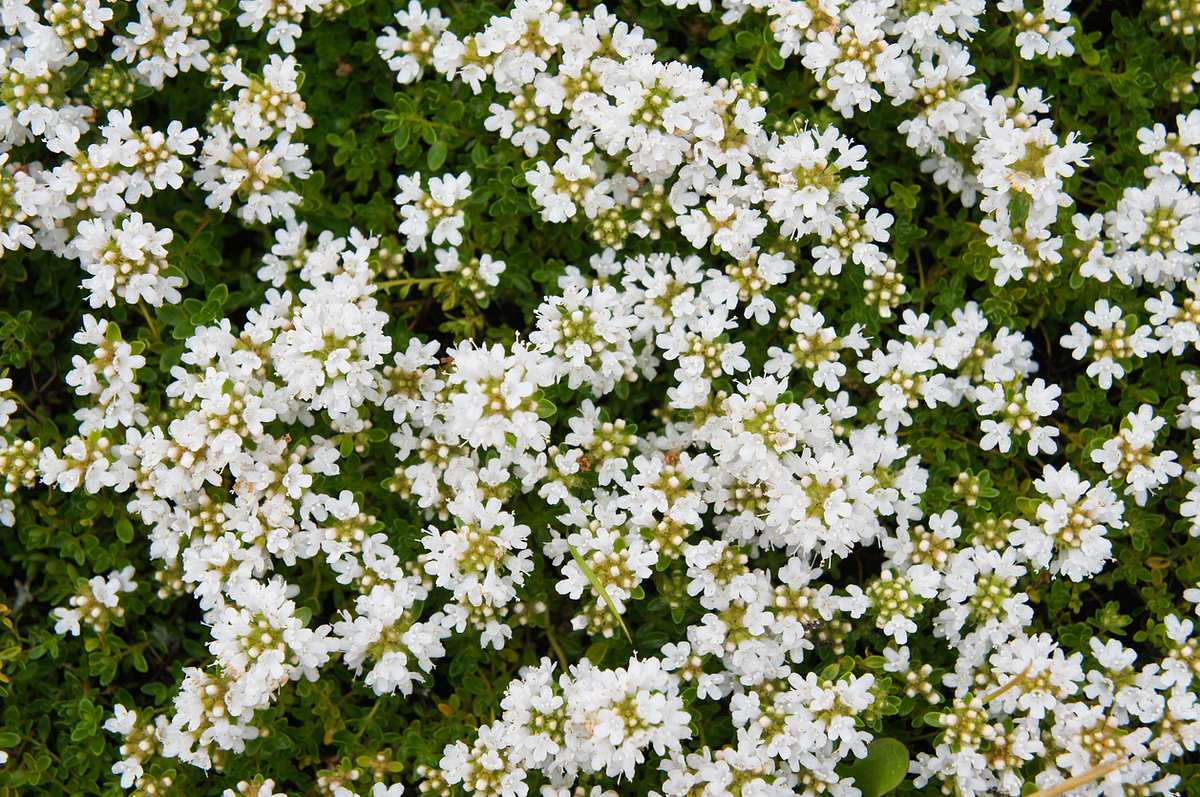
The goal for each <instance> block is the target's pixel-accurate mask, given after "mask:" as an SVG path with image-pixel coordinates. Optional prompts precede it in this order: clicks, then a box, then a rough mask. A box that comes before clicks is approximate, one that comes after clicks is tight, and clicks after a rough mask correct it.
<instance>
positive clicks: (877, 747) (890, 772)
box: [843, 737, 908, 797]
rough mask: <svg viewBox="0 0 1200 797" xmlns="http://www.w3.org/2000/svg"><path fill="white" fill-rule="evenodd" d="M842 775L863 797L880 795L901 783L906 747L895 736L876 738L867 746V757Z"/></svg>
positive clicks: (848, 768) (904, 771)
mask: <svg viewBox="0 0 1200 797" xmlns="http://www.w3.org/2000/svg"><path fill="white" fill-rule="evenodd" d="M843 774H844V775H845V776H846V777H850V778H853V779H854V785H855V786H857V787H858V790H859V791H860V792H862V797H880V795H882V794H887V793H888V792H889V791H891V790H892V789H894V788H896V787H897V786H899V785H900V784H901V783H903V782H904V776H905V775H907V774H908V748H907V747H905V746H904V744H903V743H902V742H900V741H899V740H898V739H892V738H890V737H884V738H881V739H876V740H875V741H873V742H871V746H870V747H868V748H867V757H866V758H861V759H859V760H858V761H855V762H854V763H853V764H851V765H849V766H847V767H846V768H845V771H844V773H843Z"/></svg>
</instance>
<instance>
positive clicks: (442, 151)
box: [425, 141, 447, 171]
mask: <svg viewBox="0 0 1200 797" xmlns="http://www.w3.org/2000/svg"><path fill="white" fill-rule="evenodd" d="M446 152H447V150H446V142H445V141H436V142H434V144H433V146H431V147H430V148H429V152H428V153H426V155H425V162H426V163H427V164H429V168H430V169H431V170H432V171H437V170H438V169H440V168H442V164H443V163H445V162H446Z"/></svg>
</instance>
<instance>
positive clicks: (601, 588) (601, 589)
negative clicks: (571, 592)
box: [567, 543, 633, 645]
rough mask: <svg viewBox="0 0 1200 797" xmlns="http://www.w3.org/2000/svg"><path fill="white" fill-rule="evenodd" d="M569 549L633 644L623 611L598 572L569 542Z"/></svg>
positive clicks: (585, 576)
mask: <svg viewBox="0 0 1200 797" xmlns="http://www.w3.org/2000/svg"><path fill="white" fill-rule="evenodd" d="M567 550H568V551H570V552H571V558H572V559H574V560H575V564H577V565H579V569H580V570H581V571H582V572H583V577H584V578H586V579H587V580H588V583H590V584H591V585H592V589H594V590H596V592H599V593H600V597H601V598H603V599H604V603H605V605H606V606H608V610H609V611H610V612H611V613H612V616H613V617H614V618H616V621H617V622H618V623H620V625H621V630H622V631H624V632H625V638H626V639H628V640H629V644H630V645H632V644H633V637H632V636H630V634H629V628H628V627H627V626H626V625H625V618H623V617H622V616H621V613H620V612H619V611H617V604H616V603H615V602H614V601H613V599H612V597H611V596H610V595H609V594H608V590H606V589H605V588H604V585H603V584H601V583H600V579H598V578H596V574H595V573H593V572H592V568H591V567H589V566H588V563H587V562H585V561H584V559H583V557H582V556H580V555H579V551H577V550H575V546H573V545H571V544H570V543H567Z"/></svg>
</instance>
